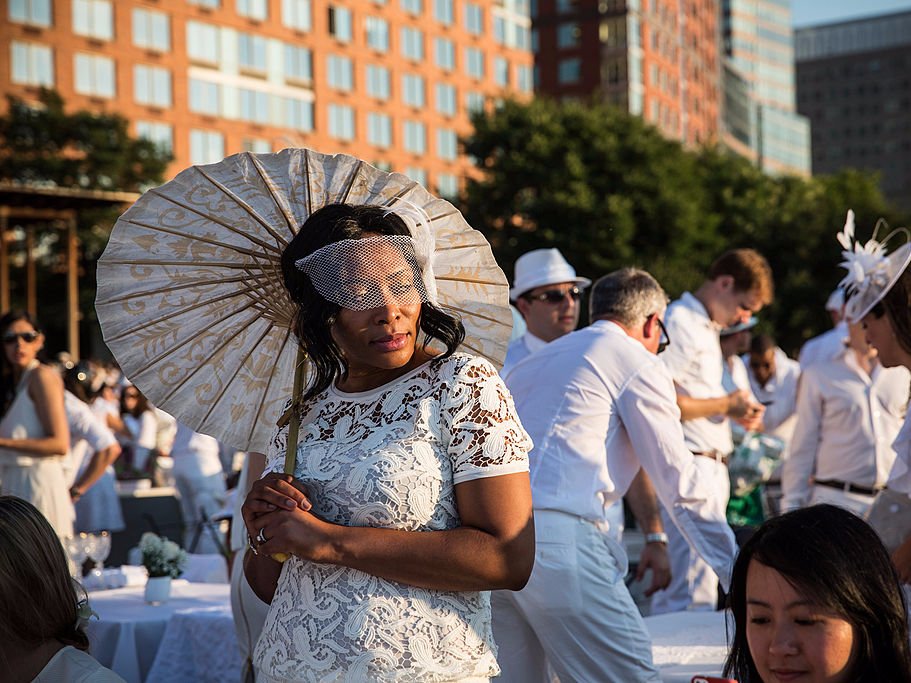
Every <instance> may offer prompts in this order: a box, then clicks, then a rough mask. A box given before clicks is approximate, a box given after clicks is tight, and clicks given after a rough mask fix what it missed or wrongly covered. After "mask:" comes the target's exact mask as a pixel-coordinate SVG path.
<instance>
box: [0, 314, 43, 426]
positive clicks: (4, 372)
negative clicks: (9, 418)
mask: <svg viewBox="0 0 911 683" xmlns="http://www.w3.org/2000/svg"><path fill="white" fill-rule="evenodd" d="M20 320H24V321H25V322H27V323H28V324H29V325H31V326H32V327H33V328H35V331H36V332H43V330H42V329H41V325H39V324H38V320H37V319H36V318H35V317H34V316H33V315H31V314H29V313H28V312H27V311H20V310H12V311H7V312H6V313H4V314H3V315H2V316H0V336H2V335H4V334H5V333H6V331H7V330H8V329H9V328H10V326H11V325H12V324H13V323H15V322H18V321H20ZM37 357H38V360H40V361H41V362H44V360H45V356H44V350H43V349H42V350H40V351H38V356H37ZM15 398H16V381H15V379H14V378H13V368H12V367H11V366H10V364H9V362H8V361H7V360H6V353H5V352H4V350H3V349H0V417H2V416H3V415H6V411H7V410H9V408H10V406H11V405H12V403H13V399H15Z"/></svg>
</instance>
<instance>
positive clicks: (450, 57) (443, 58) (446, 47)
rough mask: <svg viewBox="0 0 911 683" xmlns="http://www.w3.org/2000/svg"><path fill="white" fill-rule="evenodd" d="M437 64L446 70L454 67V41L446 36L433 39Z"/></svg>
mask: <svg viewBox="0 0 911 683" xmlns="http://www.w3.org/2000/svg"><path fill="white" fill-rule="evenodd" d="M433 46H434V50H433V51H434V53H435V57H436V62H437V66H438V67H440V68H441V69H445V70H446V71H452V70H453V69H455V43H453V42H452V41H451V40H449V39H448V38H434V39H433Z"/></svg>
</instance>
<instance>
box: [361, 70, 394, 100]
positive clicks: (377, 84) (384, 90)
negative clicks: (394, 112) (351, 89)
mask: <svg viewBox="0 0 911 683" xmlns="http://www.w3.org/2000/svg"><path fill="white" fill-rule="evenodd" d="M389 81H390V78H389V69H387V68H386V67H384V66H376V65H375V64H368V65H367V94H368V95H369V96H370V97H375V98H377V99H380V100H388V99H389V94H390V87H389Z"/></svg>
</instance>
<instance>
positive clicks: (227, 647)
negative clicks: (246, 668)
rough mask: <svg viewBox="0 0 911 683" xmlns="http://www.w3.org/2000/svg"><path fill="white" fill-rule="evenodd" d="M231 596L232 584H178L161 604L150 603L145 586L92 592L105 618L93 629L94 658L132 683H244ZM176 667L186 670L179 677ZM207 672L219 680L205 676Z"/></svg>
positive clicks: (95, 606)
mask: <svg viewBox="0 0 911 683" xmlns="http://www.w3.org/2000/svg"><path fill="white" fill-rule="evenodd" d="M229 591H230V586H229V585H228V584H226V583H224V584H214V583H189V582H187V581H184V580H181V579H175V580H174V581H173V582H172V584H171V598H170V600H168V602H165V603H162V604H158V605H150V604H148V603H146V601H145V598H144V592H145V589H144V586H134V587H129V588H118V589H114V590H104V591H92V592H90V593H89V604H90V605H91V607H92V609H93V610H95V612H96V613H97V614H98V617H99V618H98V619H97V620H96V619H92V620H91V621H90V622H89V625H88V635H89V643H90V648H91V649H90V651H91V654H92V655H93V656H94V657H95V658H96V659H97V660H98V661H99V662H101V664H103V665H104V666H106V667H108V668H110V669H112V670H113V671H115V672H116V673H118V674H119V675H120V676H121V677H122V678H124V679H125V680H126V681H127V683H146V682H147V681H152V680H168V681H170V682H171V683H179V682H180V681H182V680H185V681H187V682H188V683H189V682H190V681H193V682H194V683H195V682H196V681H205V680H219V681H221V680H232V679H233V680H236V679H239V677H240V670H241V661H240V653H239V651H238V648H237V639H236V637H235V635H234V626H233V621H232V619H231V601H230V595H229ZM172 664H179V665H180V671H181V673H180V674H179V675H177V676H176V677H175V674H174V673H173V672H174V671H176V670H177V669H176V668H175V667H174V666H172ZM193 671H196V672H197V673H196V674H195V675H194V674H192V672H193ZM206 671H209V672H212V674H213V676H214V675H215V673H216V672H217V674H218V676H219V677H218V678H209V674H208V673H205V674H200V673H199V672H206ZM184 672H190V673H186V674H185V673H184ZM226 676H228V677H226Z"/></svg>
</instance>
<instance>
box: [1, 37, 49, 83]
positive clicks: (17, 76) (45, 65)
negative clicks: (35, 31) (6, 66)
mask: <svg viewBox="0 0 911 683" xmlns="http://www.w3.org/2000/svg"><path fill="white" fill-rule="evenodd" d="M10 57H11V59H10V61H11V62H12V76H13V83H19V84H21V85H43V86H47V87H49V88H52V87H53V86H54V53H53V52H52V51H51V48H50V47H48V46H47V45H35V44H33V43H20V42H17V41H15V40H14V41H13V42H12V44H11V45H10Z"/></svg>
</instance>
